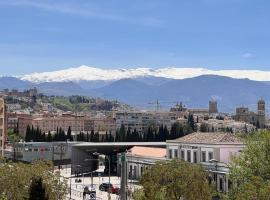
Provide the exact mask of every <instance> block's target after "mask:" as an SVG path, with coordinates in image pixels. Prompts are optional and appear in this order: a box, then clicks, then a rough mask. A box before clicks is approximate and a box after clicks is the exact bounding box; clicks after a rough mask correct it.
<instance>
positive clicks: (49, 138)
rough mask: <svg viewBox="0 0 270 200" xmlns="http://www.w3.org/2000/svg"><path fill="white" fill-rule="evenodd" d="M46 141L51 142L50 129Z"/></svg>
mask: <svg viewBox="0 0 270 200" xmlns="http://www.w3.org/2000/svg"><path fill="white" fill-rule="evenodd" d="M47 142H52V134H51V131H49V133H48V135H47Z"/></svg>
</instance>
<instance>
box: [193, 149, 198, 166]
mask: <svg viewBox="0 0 270 200" xmlns="http://www.w3.org/2000/svg"><path fill="white" fill-rule="evenodd" d="M193 162H194V163H197V162H198V160H197V151H193Z"/></svg>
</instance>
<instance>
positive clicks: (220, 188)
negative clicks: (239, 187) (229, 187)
mask: <svg viewBox="0 0 270 200" xmlns="http://www.w3.org/2000/svg"><path fill="white" fill-rule="evenodd" d="M219 190H220V191H223V179H222V178H219Z"/></svg>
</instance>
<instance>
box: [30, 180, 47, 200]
mask: <svg viewBox="0 0 270 200" xmlns="http://www.w3.org/2000/svg"><path fill="white" fill-rule="evenodd" d="M45 192H46V191H45V187H44V184H43V181H42V178H41V177H39V178H35V177H34V178H33V179H32V182H31V186H30V194H29V200H48V197H47V195H46V193H45Z"/></svg>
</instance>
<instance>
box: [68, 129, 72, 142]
mask: <svg viewBox="0 0 270 200" xmlns="http://www.w3.org/2000/svg"><path fill="white" fill-rule="evenodd" d="M67 139H68V140H69V141H73V137H72V135H71V128H70V126H69V127H68V131H67Z"/></svg>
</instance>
